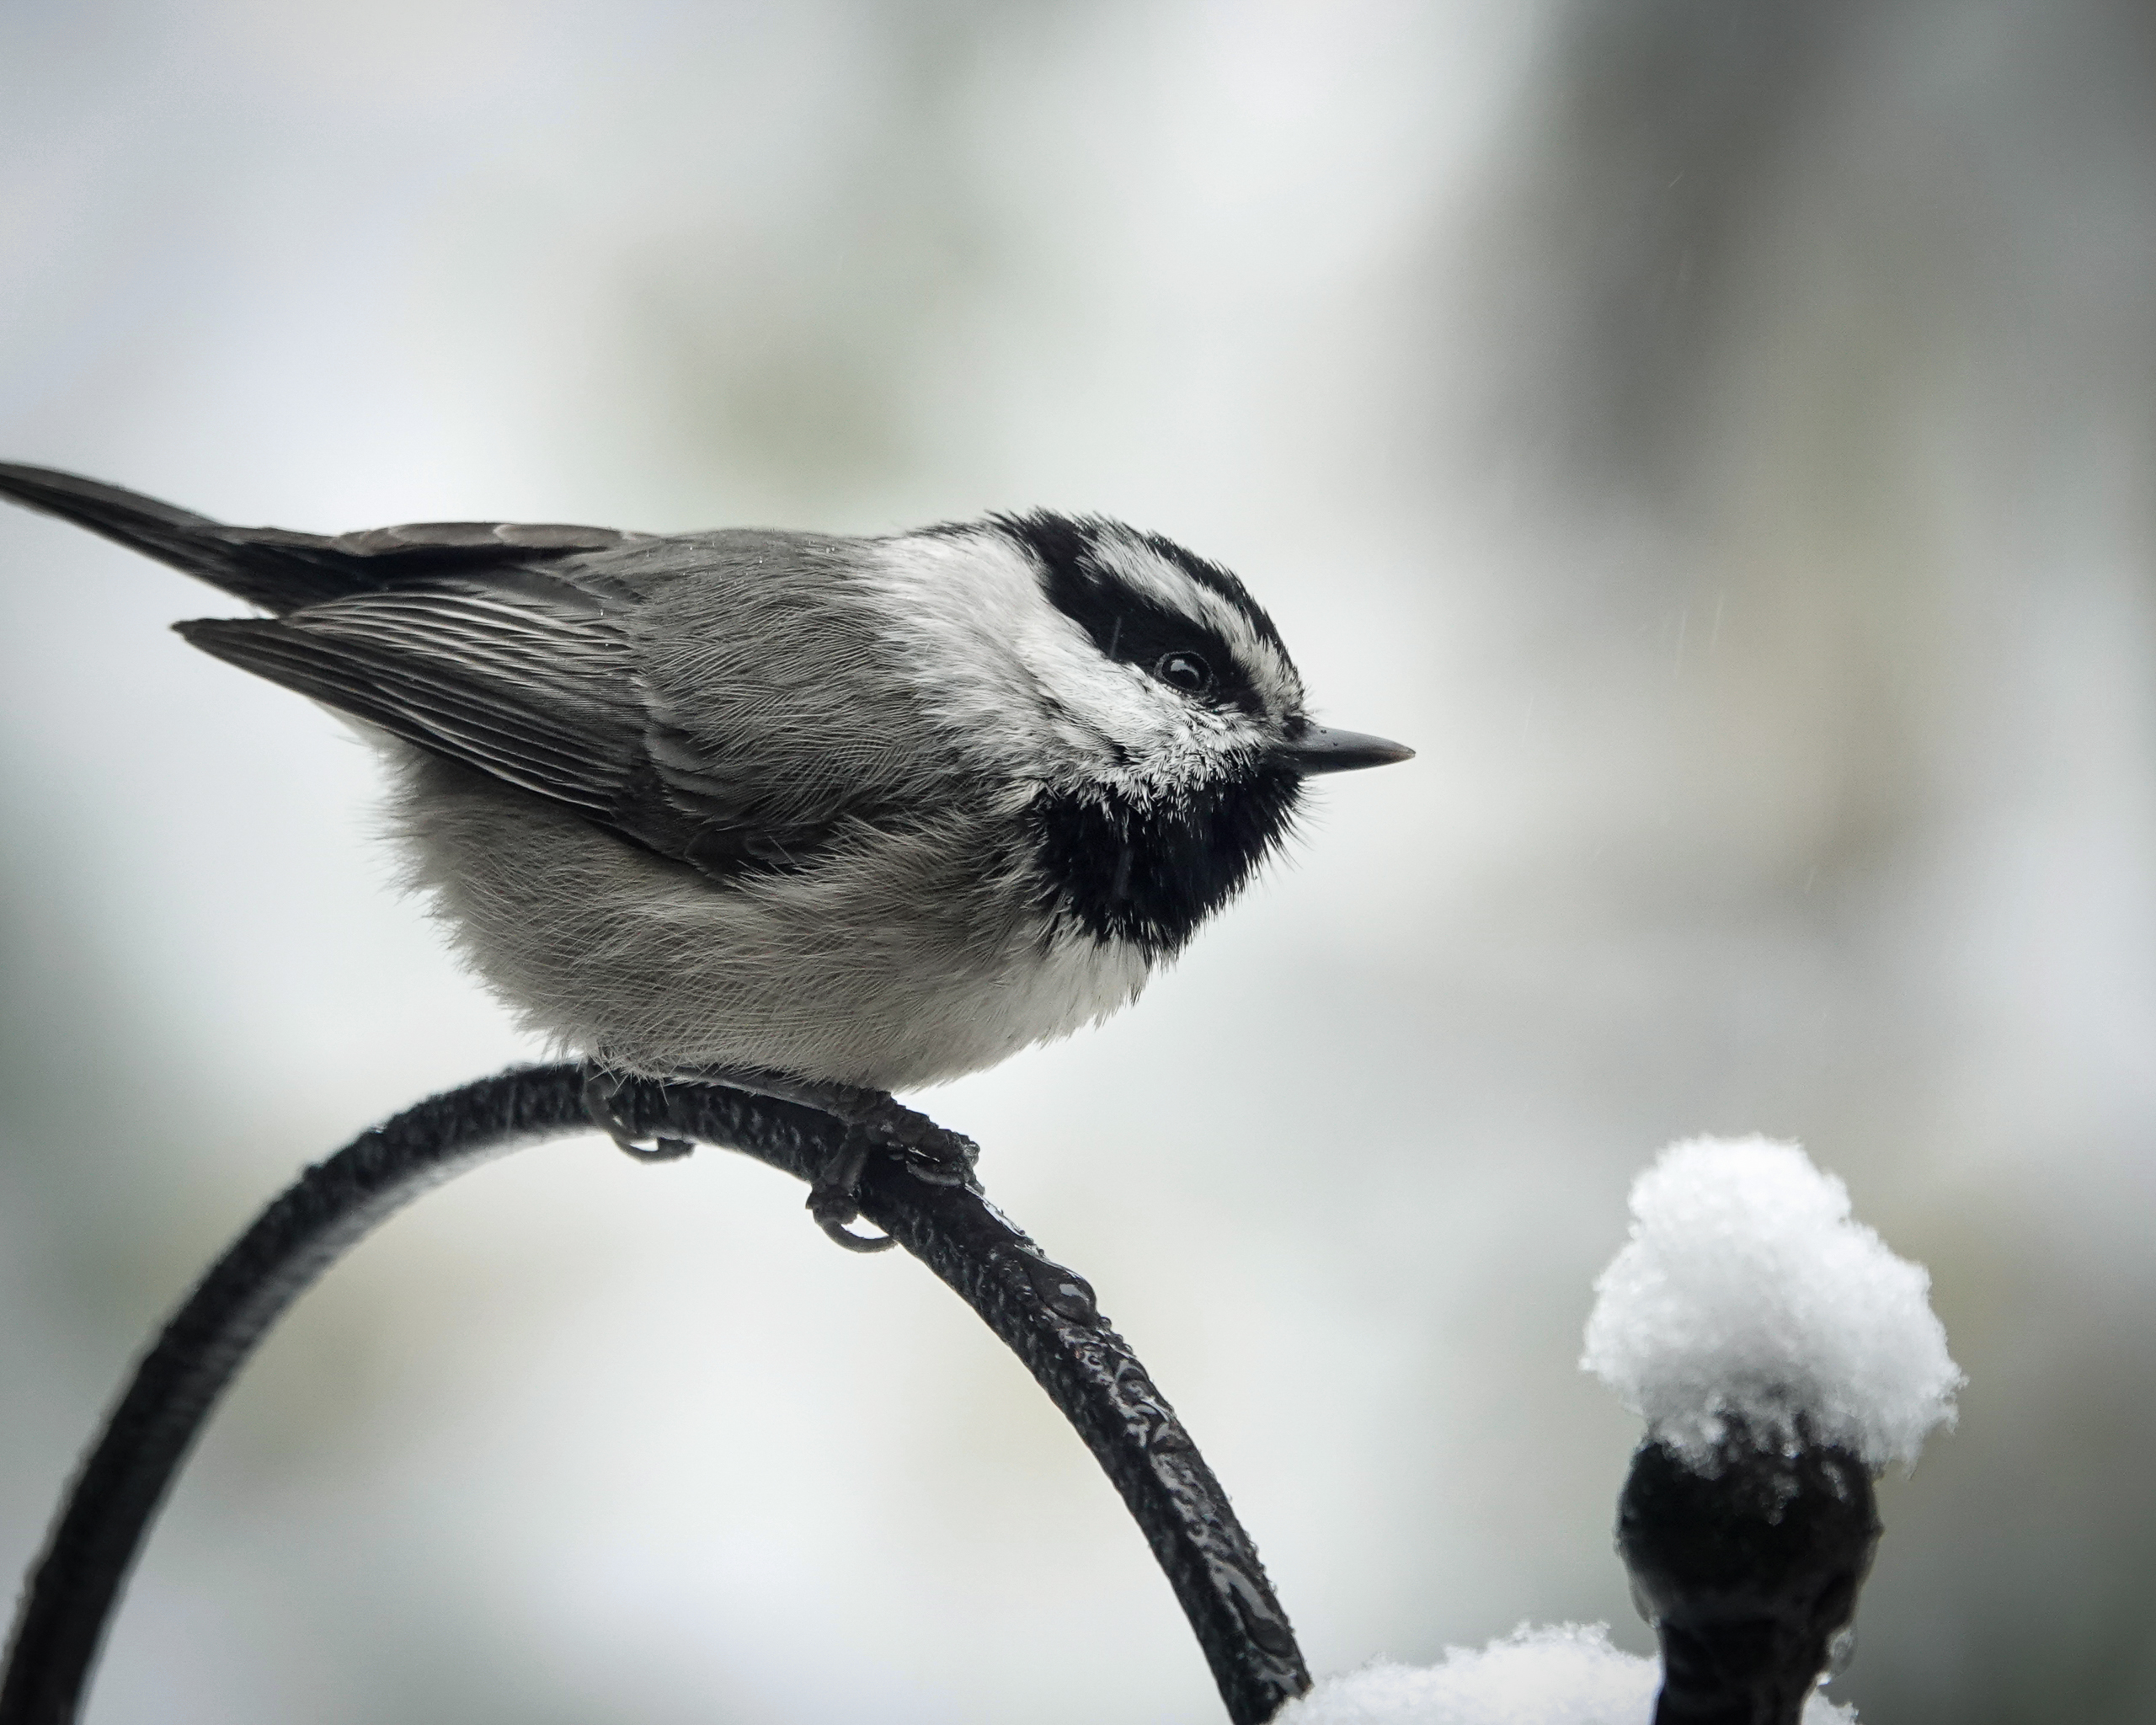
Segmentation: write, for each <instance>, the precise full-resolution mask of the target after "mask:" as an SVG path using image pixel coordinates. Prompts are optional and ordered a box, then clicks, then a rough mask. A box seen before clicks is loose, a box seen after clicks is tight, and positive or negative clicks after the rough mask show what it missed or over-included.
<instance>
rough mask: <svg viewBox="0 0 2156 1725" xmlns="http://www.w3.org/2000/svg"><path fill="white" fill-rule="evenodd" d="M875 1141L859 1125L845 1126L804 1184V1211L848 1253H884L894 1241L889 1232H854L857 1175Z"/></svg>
mask: <svg viewBox="0 0 2156 1725" xmlns="http://www.w3.org/2000/svg"><path fill="white" fill-rule="evenodd" d="M874 1145H875V1140H874V1139H873V1138H872V1137H871V1136H870V1135H869V1134H868V1131H867V1129H866V1128H865V1127H862V1126H848V1127H847V1128H846V1135H845V1136H844V1137H843V1138H841V1139H840V1140H839V1146H838V1148H837V1149H836V1150H835V1151H832V1152H831V1156H830V1160H829V1161H827V1162H825V1164H824V1167H823V1169H822V1172H819V1174H818V1175H817V1176H816V1178H814V1180H813V1181H811V1182H810V1183H809V1215H812V1216H814V1217H815V1219H816V1226H818V1227H819V1228H821V1229H822V1230H823V1231H825V1233H826V1234H827V1235H829V1236H830V1237H831V1239H832V1241H833V1242H835V1244H837V1245H840V1246H843V1247H846V1250H847V1251H848V1252H887V1251H889V1249H890V1248H891V1247H894V1246H895V1245H897V1244H898V1242H897V1241H895V1240H894V1239H893V1238H892V1237H891V1236H889V1234H857V1233H855V1232H854V1231H853V1229H852V1227H851V1226H850V1225H851V1224H852V1223H854V1222H857V1221H858V1220H860V1219H861V1176H862V1170H863V1169H865V1168H866V1167H867V1166H868V1152H869V1151H870V1150H871V1149H873V1147H874Z"/></svg>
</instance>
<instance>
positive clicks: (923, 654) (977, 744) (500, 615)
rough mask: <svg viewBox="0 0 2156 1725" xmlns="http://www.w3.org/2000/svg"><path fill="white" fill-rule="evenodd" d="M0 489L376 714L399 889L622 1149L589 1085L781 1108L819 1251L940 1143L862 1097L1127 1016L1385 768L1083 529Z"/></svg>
mask: <svg viewBox="0 0 2156 1725" xmlns="http://www.w3.org/2000/svg"><path fill="white" fill-rule="evenodd" d="M0 494H4V495H6V496H8V497H11V498H13V499H15V500H16V501H17V502H19V503H23V504H26V505H29V507H31V508H33V509H37V510H45V511H47V512H49V513H51V514H53V515H60V516H63V517H65V518H66V519H67V520H69V521H75V522H77V523H78V524H80V525H81V526H85V527H88V528H89V529H90V530H92V531H94V532H98V533H101V534H103V535H104V536H105V537H108V538H110V539H115V540H117V541H119V542H120V543H121V544H123V545H127V546H131V547H133V548H135V549H136V550H138V551H142V552H146V553H148V554H149V555H151V556H152V557H156V558H162V559H163V560H164V561H165V562H167V563H171V564H173V566H175V567H176V568H179V569H184V570H185V571H186V572H187V573H188V574H192V575H196V576H199V577H200V578H201V579H204V580H206V581H208V582H210V583H211V584H212V585H215V586H217V587H221V588H222V589H223V590H225V591H226V592H227V593H230V594H232V595H235V596H237V597H238V598H241V599H243V600H246V601H248V602H249V603H250V604H252V605H254V606H259V608H260V609H261V610H263V611H267V612H268V613H270V615H269V616H267V617H260V618H253V619H248V620H223V619H220V620H216V621H210V622H184V623H181V624H179V625H178V628H179V633H181V634H182V635H184V636H185V637H186V638H187V639H188V640H189V641H190V642H192V643H193V644H195V646H197V647H200V648H201V649H204V650H205V652H208V653H211V654H216V656H217V657H218V658H220V659H223V660H228V661H230V662H231V663H232V664H234V665H238V666H240V667H241V668H242V669H243V670H250V671H253V672H254V673H256V674H257V675H258V676H264V677H267V678H269V679H270V681H273V682H277V683H281V684H283V685H284V686H286V687H287V688H290V689H295V690H297V691H298V692H300V693H302V694H303V695H307V696H310V697H312V698H314V699H315V700H317V701H319V702H323V704H324V705H326V706H328V707H330V708H334V710H336V711H337V712H338V713H341V714H343V715H344V716H346V717H348V718H353V719H356V720H359V721H360V722H361V724H363V725H364V726H365V727H366V728H367V729H369V730H370V732H371V734H373V735H374V736H375V737H376V739H377V740H380V741H381V743H382V746H383V748H384V750H385V752H386V753H387V756H389V757H390V759H391V761H392V763H393V765H394V766H395V769H396V772H395V780H396V782H395V787H394V790H393V793H392V816H393V823H394V828H395V830H397V831H398V833H399V834H400V835H401V836H402V837H403V841H404V842H405V846H406V848H407V850H408V854H409V857H410V859H411V863H410V869H411V876H412V879H414V881H415V882H416V883H418V884H420V885H422V886H424V887H425V888H427V889H429V891H430V893H431V895H432V897H433V900H434V903H435V908H436V910H437V911H438V912H439V914H440V916H441V917H442V918H443V920H444V921H446V923H447V925H448V926H449V927H450V929H451V931H452V932H453V934H454V936H455V937H456V943H457V945H458V947H459V948H461V949H462V953H463V955H464V957H465V958H466V959H467V960H468V961H469V962H470V964H471V965H472V968H473V969H475V970H477V971H478V973H479V975H481V976H482V977H483V979H484V980H486V981H487V982H488V984H489V985H491V986H492V987H493V989H494V991H495V992H496V993H497V994H498V995H499V996H501V997H502V999H503V1000H504V1001H506V1002H507V1003H508V1004H509V1005H510V1007H513V1008H514V1009H515V1012H516V1013H517V1015H518V1017H520V1019H521V1020H522V1022H523V1023H524V1024H525V1025H526V1027H527V1028H531V1029H533V1030H536V1031H539V1032H542V1033H545V1034H546V1035H547V1036H549V1037H551V1038H552V1039H554V1040H555V1041H557V1042H558V1043H560V1044H564V1045H566V1046H567V1047H568V1048H572V1049H577V1050H579V1051H581V1052H582V1053H583V1054H584V1055H586V1056H588V1057H589V1059H590V1060H591V1062H592V1063H593V1070H594V1071H595V1073H597V1074H598V1075H599V1078H598V1081H596V1082H595V1087H594V1088H593V1090H592V1091H591V1092H590V1096H591V1100H592V1105H593V1107H594V1109H595V1114H596V1116H597V1118H599V1119H600V1121H601V1123H602V1124H610V1126H611V1129H612V1130H615V1134H616V1138H617V1140H621V1141H622V1142H623V1144H624V1147H627V1148H633V1147H634V1146H631V1145H630V1144H629V1143H628V1142H627V1139H626V1137H625V1136H624V1135H623V1134H622V1132H621V1131H620V1130H618V1126H617V1125H614V1124H612V1123H611V1120H610V1117H609V1116H608V1114H607V1112H606V1095H607V1093H608V1092H607V1090H606V1075H609V1074H620V1073H637V1074H643V1075H647V1076H694V1077H696V1078H699V1079H703V1080H707V1081H713V1082H718V1083H722V1084H728V1085H734V1086H736V1087H739V1088H743V1089H746V1090H750V1091H754V1092H758V1093H760V1094H765V1095H771V1096H779V1097H786V1098H787V1099H790V1100H793V1101H797V1102H803V1103H809V1105H811V1106H813V1107H815V1108H821V1109H823V1110H825V1111H826V1112H827V1113H829V1114H832V1115H834V1116H835V1117H837V1118H838V1119H841V1120H842V1121H844V1122H845V1123H846V1124H847V1125H848V1126H849V1127H850V1128H851V1129H852V1130H851V1131H850V1132H849V1133H848V1134H847V1140H848V1142H849V1144H850V1145H851V1146H854V1149H853V1151H852V1152H851V1158H850V1166H848V1167H842V1168H840V1169H835V1170H834V1171H833V1172H831V1174H830V1177H829V1178H827V1179H825V1181H823V1182H821V1183H819V1187H818V1189H817V1191H816V1192H815V1193H814V1194H813V1195H812V1198H811V1206H812V1208H814V1210H815V1211H816V1214H817V1215H818V1217H819V1220H822V1221H823V1222H824V1224H825V1226H826V1228H827V1230H829V1231H832V1232H833V1233H834V1234H835V1235H837V1236H838V1237H841V1239H844V1240H846V1241H849V1242H852V1243H856V1244H862V1243H867V1242H862V1241H860V1239H859V1238H858V1236H853V1235H851V1234H847V1233H845V1232H844V1231H843V1225H844V1223H845V1222H846V1221H847V1220H851V1217H852V1215H855V1214H856V1213H857V1212H856V1211H855V1210H854V1209H853V1207H852V1205H851V1201H850V1199H851V1187H852V1184H853V1180H854V1178H857V1175H858V1172H859V1167H860V1157H861V1156H862V1155H865V1154H866V1151H867V1146H868V1145H870V1144H872V1143H882V1144H887V1145H895V1146H899V1147H901V1148H903V1149H905V1150H906V1151H910V1152H911V1153H912V1155H913V1156H914V1158H915V1163H916V1166H918V1167H924V1168H926V1169H928V1170H929V1171H931V1172H937V1171H940V1172H942V1173H944V1174H945V1175H946V1176H947V1177H950V1178H963V1177H964V1175H965V1170H966V1169H967V1167H969V1165H970V1156H971V1146H970V1145H969V1144H968V1143H967V1141H966V1140H963V1139H961V1138H958V1136H957V1135H955V1134H949V1133H946V1132H944V1131H942V1129H940V1128H937V1127H935V1126H934V1125H932V1124H931V1123H930V1122H928V1121H927V1120H926V1119H924V1118H923V1117H921V1116H920V1115H918V1114H914V1113H912V1112H911V1111H910V1110H908V1109H905V1108H901V1107H899V1105H898V1104H897V1103H894V1101H893V1100H892V1098H891V1096H890V1092H892V1091H894V1090H899V1089H905V1088H910V1087H913V1086H916V1085H926V1084H932V1083H935V1082H937V1081H940V1080H942V1079H947V1078H952V1077H956V1076H958V1075H959V1074H961V1073H964V1072H972V1071H979V1069H980V1068H982V1067H985V1066H990V1065H995V1063H996V1062H997V1061H998V1060H1002V1059H1004V1058H1005V1057H1006V1056H1007V1055H1011V1054H1013V1053H1015V1052H1017V1050H1018V1049H1022V1048H1025V1047H1027V1046H1029V1045H1030V1044H1033V1043H1037V1042H1042V1041H1045V1040H1048V1039H1051V1038H1054V1037H1059V1036H1064V1035H1067V1034H1069V1033H1070V1032H1071V1031H1073V1030H1075V1029H1077V1028H1079V1027H1080V1026H1081V1025H1083V1024H1088V1023H1095V1022H1097V1021H1098V1020H1100V1019H1102V1018H1104V1017H1107V1015H1108V1014H1109V1013H1111V1012H1114V1011H1116V1010H1117V1009H1118V1007H1123V1006H1124V1005H1127V1004H1128V1003H1129V1001H1132V1000H1133V999H1134V998H1135V997H1136V996H1137V995H1138V992H1139V990H1140V989H1141V988H1143V987H1144V986H1145V980H1146V978H1147V977H1148V975H1150V973H1151V971H1152V969H1153V967H1154V966H1155V965H1156V964H1160V963H1161V962H1162V961H1163V960H1165V959H1170V958H1171V957H1173V956H1174V955H1175V953H1177V952H1178V951H1180V950H1181V948H1182V946H1183V945H1184V943H1186V942H1187V941H1188V940H1189V939H1190V937H1191V936H1192V935H1193V933H1194V932H1196V931H1197V929H1198V925H1199V924H1200V923H1202V922H1203V921H1204V920H1205V919H1206V918H1207V917H1208V916H1211V915H1212V914H1213V912H1214V911H1217V910H1219V908H1220V906H1221V905H1224V904H1225V903H1226V902H1227V900H1229V899H1230V897H1232V896H1233V895H1235V893H1236V892H1237V891H1238V890H1240V889H1241V887H1242V886H1243V885H1244V884H1245V883H1246V882H1247V881H1248V880H1249V879H1250V878H1251V873H1253V871H1255V870H1256V869H1257V867H1258V865H1259V864H1260V863H1262V862H1264V861H1265V860H1266V858H1267V857H1270V856H1271V855H1272V854H1273V852H1275V851H1276V850H1277V849H1278V847H1279V846H1280V845H1281V843H1282V841H1283V839H1284V838H1285V837H1286V836H1287V835H1288V832H1289V827H1290V825H1291V824H1292V822H1293V820H1294V814H1295V811H1296V808H1297V804H1298V802H1299V798H1301V795H1302V790H1303V781H1304V780H1305V778H1307V777H1310V776H1311V775H1312V774H1315V773H1325V772H1343V771H1346V770H1348V769H1352V768H1357V767H1364V766H1381V765H1383V764H1385V763H1386V762H1389V761H1405V760H1406V759H1407V758H1408V757H1409V756H1410V755H1411V754H1412V750H1407V749H1405V748H1402V747H1401V746H1400V745H1398V744H1396V743H1389V742H1385V741H1383V740H1380V739H1378V738H1375V737H1367V736H1359V735H1357V734H1354V733H1353V732H1349V731H1340V730H1332V729H1326V727H1324V726H1321V725H1317V724H1312V723H1311V722H1310V719H1309V718H1307V717H1306V716H1305V712H1304V696H1303V685H1302V680H1301V678H1300V677H1299V676H1298V675H1297V674H1296V671H1295V667H1294V664H1293V662H1292V661H1291V660H1289V656H1288V649H1287V647H1286V645H1285V644H1283V642H1282V640H1281V638H1280V633H1279V631H1278V629H1276V628H1274V627H1273V620H1272V619H1271V618H1270V617H1267V615H1266V613H1265V611H1263V610H1262V608H1261V607H1260V606H1258V604H1257V602H1256V601H1254V600H1252V599H1251V596H1250V595H1249V594H1248V593H1246V591H1245V590H1244V589H1243V585H1242V583H1241V581H1239V580H1237V579H1235V576H1234V575H1232V574H1229V573H1228V571H1227V570H1225V569H1221V568H1220V567H1219V566H1218V565H1217V564H1214V563H1208V562H1207V561H1205V560H1204V559H1203V558H1199V557H1196V556H1193V554H1192V553H1190V552H1188V551H1186V550H1185V549H1183V548H1182V547H1181V546H1179V545H1177V544H1175V543H1174V542H1171V541H1170V540H1167V539H1164V538H1162V537H1160V536H1158V535H1157V534H1152V533H1144V532H1139V531H1135V530H1134V529H1133V528H1130V527H1127V526H1123V525H1121V524H1120V523H1118V522H1116V521H1106V520H1102V519H1099V518H1097V517H1073V516H1069V515H1055V514H1051V513H1049V512H1047V511H1045V510H1038V511H1035V512H1033V513H1032V514H1029V515H991V516H990V517H989V518H987V519H986V520H985V521H969V522H963V523H955V524H951V525H946V526H935V527H929V528H925V529H923V530H921V531H918V532H910V533H899V534H894V535H891V536H889V537H882V538H844V537H836V536H834V535H830V534H818V533H795V532H776V531H761V530H752V529H727V530H723V531H716V532H705V533H681V534H670V535H655V534H645V533H629V532H616V531H610V530H607V529H605V528H597V527H574V526H516V525H513V524H490V523H475V522H449V523H439V524H430V525H424V526H403V527H382V528H377V529H376V530H374V531H370V532H361V533H348V534H344V535H341V536H338V537H323V536H319V535H316V534H312V533H295V532H287V531H283V530H281V529H278V528H272V527H231V526H224V525H222V524H221V523H219V522H216V521H209V520H206V519H205V518H204V517H202V516H200V515H191V514H189V513H188V512H187V511H185V510H179V509H175V508H173V507H172V506H171V505H168V504H163V503H159V502H157V501H155V500H153V499H150V498H147V497H141V496H137V495H136V494H133V493H131V492H126V491H122V490H120V489H116V488H115V487H112V486H108V485H102V484H99V483H96V482H94V481H92V480H88V479H83V478H76V477H74V476H72V475H71V474H67V473H54V472H50V471H47V470H45V469H41V468H37V467H13V466H6V465H0ZM686 1148H687V1146H680V1145H675V1144H672V1143H670V1142H668V1141H665V1140H662V1142H661V1145H660V1146H659V1150H660V1151H662V1152H664V1153H669V1154H678V1153H680V1152H681V1151H686ZM647 1153H651V1152H647Z"/></svg>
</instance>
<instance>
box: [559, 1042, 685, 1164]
mask: <svg viewBox="0 0 2156 1725" xmlns="http://www.w3.org/2000/svg"><path fill="white" fill-rule="evenodd" d="M626 1083H627V1078H626V1077H625V1076H623V1075H622V1073H620V1072H617V1071H615V1070H614V1069H613V1068H612V1067H611V1066H603V1065H600V1063H599V1062H598V1061H596V1060H593V1061H590V1062H589V1063H588V1064H587V1065H585V1067H584V1113H585V1114H587V1115H588V1116H589V1117H590V1120H591V1124H593V1125H595V1126H596V1127H597V1128H598V1129H599V1130H600V1131H601V1132H604V1133H605V1134H606V1135H607V1136H608V1137H609V1138H611V1139H612V1140H614V1143H615V1146H616V1148H617V1149H619V1150H620V1151H622V1153H623V1154H625V1155H627V1156H629V1157H630V1158H631V1159H632V1160H633V1161H636V1162H679V1161H680V1159H681V1158H682V1157H683V1156H687V1155H688V1154H689V1153H690V1152H691V1151H693V1150H695V1149H696V1146H695V1145H694V1144H692V1143H691V1142H690V1141H689V1140H687V1139H686V1138H652V1139H650V1140H643V1139H639V1138H638V1135H637V1134H636V1133H635V1132H634V1131H632V1130H631V1128H630V1124H629V1122H628V1121H627V1119H624V1118H623V1116H622V1110H621V1099H622V1087H623V1086H624V1085H625V1084H626Z"/></svg>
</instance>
